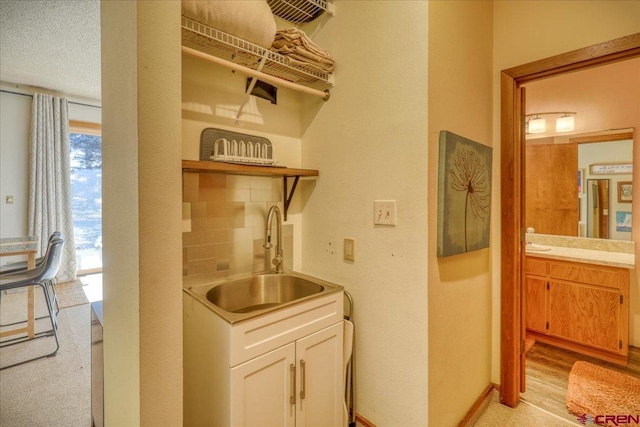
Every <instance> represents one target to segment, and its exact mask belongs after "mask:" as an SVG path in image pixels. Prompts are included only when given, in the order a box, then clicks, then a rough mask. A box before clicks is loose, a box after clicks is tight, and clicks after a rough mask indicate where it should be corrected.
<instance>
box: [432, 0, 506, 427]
mask: <svg viewBox="0 0 640 427" xmlns="http://www.w3.org/2000/svg"><path fill="white" fill-rule="evenodd" d="M491 29H492V3H491V2H486V1H459V2H432V3H431V5H430V7H429V185H428V192H429V235H430V236H436V230H437V199H438V197H437V196H438V152H439V150H438V136H439V132H440V131H442V130H448V131H451V132H454V133H456V134H458V135H462V136H465V137H467V138H469V139H472V140H474V141H477V142H479V143H481V144H484V145H488V146H492V145H493V140H492V130H491V110H490V109H489V108H487V107H488V106H489V105H491V96H492V94H491V66H492V65H491V54H492V53H491V49H492V40H491ZM493 170H494V171H495V170H496V165H495V164H494V166H493ZM494 174H495V172H494ZM492 185H493V188H492V193H493V198H494V199H495V195H496V193H497V192H498V191H499V187H497V185H496V183H495V182H494V183H493V184H492ZM491 216H492V217H494V218H495V217H497V216H498V212H497V211H496V210H495V208H494V209H493V211H492V213H491ZM493 222H494V223H495V221H493ZM493 227H495V225H493ZM494 242H495V241H493V242H491V247H490V248H488V249H482V250H478V251H473V252H469V253H466V254H461V255H455V256H450V257H446V258H437V257H436V244H437V241H436V239H435V237H434V238H432V239H430V240H429V263H428V265H429V425H430V426H452V425H456V424H457V423H458V422H459V421H460V420H462V418H463V417H464V415H465V414H466V412H467V411H468V410H469V409H470V408H471V406H472V405H473V403H474V401H475V400H476V399H477V398H478V397H479V396H480V394H481V393H482V391H483V390H484V389H485V388H486V387H487V386H488V385H489V382H490V380H491V356H492V355H491V308H492V307H491V276H492V272H491V256H492V254H496V251H495V249H494ZM494 256H495V255H494Z"/></svg>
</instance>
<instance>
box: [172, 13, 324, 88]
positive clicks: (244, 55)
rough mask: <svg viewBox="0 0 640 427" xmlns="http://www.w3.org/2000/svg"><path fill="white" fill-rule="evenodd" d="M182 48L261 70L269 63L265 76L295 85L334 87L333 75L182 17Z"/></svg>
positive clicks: (264, 70)
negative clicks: (261, 64) (322, 84)
mask: <svg viewBox="0 0 640 427" xmlns="http://www.w3.org/2000/svg"><path fill="white" fill-rule="evenodd" d="M182 44H183V45H184V46H187V47H190V48H192V49H196V50H199V51H201V52H204V53H207V54H209V55H212V56H216V57H218V58H222V59H225V60H227V61H231V62H234V63H236V64H240V65H244V66H245V67H249V68H252V69H254V70H255V69H257V68H258V65H259V63H260V61H261V60H262V59H264V60H265V64H264V66H263V68H262V71H263V72H264V73H267V74H270V75H272V76H275V77H278V78H281V79H284V80H288V81H291V82H294V83H306V84H310V83H315V82H318V81H321V82H325V83H330V82H331V80H332V74H330V73H323V72H321V71H319V70H317V69H314V68H312V67H305V66H304V65H298V64H293V63H291V61H289V58H287V57H286V56H284V55H280V54H279V53H276V52H273V51H270V50H268V49H265V48H263V47H260V46H258V45H255V44H253V43H250V42H248V41H246V40H242V39H240V38H238V37H235V36H232V35H231V34H227V33H225V32H222V31H220V30H216V29H215V28H211V27H209V26H207V25H204V24H201V23H200V22H197V21H194V20H192V19H189V18H187V17H186V16H183V17H182Z"/></svg>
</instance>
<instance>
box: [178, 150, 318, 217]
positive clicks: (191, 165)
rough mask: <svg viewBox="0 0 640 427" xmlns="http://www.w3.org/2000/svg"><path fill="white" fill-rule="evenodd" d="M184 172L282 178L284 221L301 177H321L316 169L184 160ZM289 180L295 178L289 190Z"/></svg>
mask: <svg viewBox="0 0 640 427" xmlns="http://www.w3.org/2000/svg"><path fill="white" fill-rule="evenodd" d="M182 172H212V173H226V174H231V175H255V176H271V177H278V178H282V185H283V194H284V212H283V214H284V220H285V221H286V220H287V211H288V210H289V205H290V204H291V200H292V199H293V193H294V192H295V191H296V186H297V185H298V180H299V179H300V178H301V177H307V178H314V177H317V176H318V175H319V173H318V171H317V170H314V169H294V168H279V167H273V166H252V165H239V164H235V163H222V162H207V161H202V160H183V161H182ZM288 178H293V185H292V186H291V190H289V185H288V182H287V181H288Z"/></svg>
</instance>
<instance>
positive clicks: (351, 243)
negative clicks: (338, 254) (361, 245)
mask: <svg viewBox="0 0 640 427" xmlns="http://www.w3.org/2000/svg"><path fill="white" fill-rule="evenodd" d="M343 257H344V260H345V261H355V260H356V241H355V239H347V238H345V239H344V251H343Z"/></svg>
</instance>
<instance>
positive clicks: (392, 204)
mask: <svg viewBox="0 0 640 427" xmlns="http://www.w3.org/2000/svg"><path fill="white" fill-rule="evenodd" d="M373 223H374V224H375V225H396V201H395V200H375V201H374V202H373Z"/></svg>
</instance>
